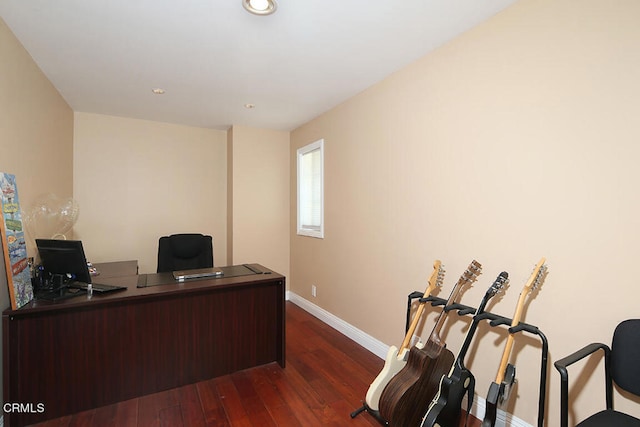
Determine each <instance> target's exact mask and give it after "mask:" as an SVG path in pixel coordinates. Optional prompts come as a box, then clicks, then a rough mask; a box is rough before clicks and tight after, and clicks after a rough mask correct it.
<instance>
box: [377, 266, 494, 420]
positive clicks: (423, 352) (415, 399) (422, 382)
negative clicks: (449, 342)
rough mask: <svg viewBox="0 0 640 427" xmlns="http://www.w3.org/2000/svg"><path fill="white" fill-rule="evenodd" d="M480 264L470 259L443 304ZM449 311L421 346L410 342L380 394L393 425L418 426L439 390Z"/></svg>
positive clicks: (447, 363)
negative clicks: (398, 367)
mask: <svg viewBox="0 0 640 427" xmlns="http://www.w3.org/2000/svg"><path fill="white" fill-rule="evenodd" d="M481 269H482V266H481V265H480V263H478V262H477V261H475V260H474V261H473V262H472V263H471V264H469V266H468V267H467V269H466V270H465V272H464V273H463V274H462V276H460V279H459V280H458V282H457V283H456V285H455V286H454V288H453V290H452V291H451V295H449V299H448V300H447V303H446V305H445V307H446V306H448V305H451V304H453V303H454V302H455V300H456V299H457V298H458V296H459V294H460V293H461V292H462V289H463V288H465V286H466V285H468V284H470V283H472V282H473V281H474V280H475V279H476V277H477V276H478V275H479V274H480V271H481ZM447 313H448V311H447V310H445V309H444V308H443V309H442V311H441V312H440V314H439V315H438V318H437V319H436V324H435V326H434V328H433V331H432V332H431V335H429V339H428V340H427V342H426V343H425V345H424V347H423V348H419V347H416V346H413V347H412V348H411V350H410V351H409V357H408V359H407V364H406V365H405V366H404V368H402V369H401V370H400V372H398V373H397V374H396V375H395V376H394V377H393V378H392V379H391V380H390V381H389V383H388V384H387V386H386V387H385V388H384V390H383V391H382V395H381V396H380V416H381V417H382V418H383V419H384V420H386V421H387V422H388V423H389V424H390V425H391V426H393V427H408V426H417V425H418V424H419V423H420V420H421V419H422V417H423V415H424V413H425V408H427V406H428V405H429V402H430V401H431V399H432V398H433V396H434V395H435V394H436V391H437V390H438V382H439V381H440V378H441V377H442V375H444V374H446V373H447V372H448V371H449V369H451V365H452V364H453V359H454V356H453V353H451V352H450V351H449V350H447V349H446V348H445V346H446V344H445V343H444V342H443V341H442V339H441V338H440V331H441V329H442V326H443V325H444V322H445V320H446V316H447Z"/></svg>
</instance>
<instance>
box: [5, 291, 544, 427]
mask: <svg viewBox="0 0 640 427" xmlns="http://www.w3.org/2000/svg"><path fill="white" fill-rule="evenodd" d="M286 298H287V300H289V301H291V302H292V303H294V304H295V305H297V306H298V307H300V308H302V309H303V310H304V311H306V312H308V313H310V314H312V315H313V316H315V317H317V318H318V319H320V320H322V321H323V322H324V323H326V324H327V325H329V326H331V327H332V328H333V329H335V330H337V331H338V332H340V333H341V334H343V335H346V336H347V337H349V338H351V339H352V340H354V341H355V342H357V343H358V344H360V345H361V346H363V347H364V348H366V349H367V350H369V351H370V352H372V353H373V354H375V355H376V356H378V357H379V358H381V359H384V358H385V357H386V356H387V351H388V350H389V346H388V345H386V344H385V343H383V342H382V341H379V340H377V339H375V338H374V337H372V336H371V335H369V334H366V333H364V332H362V331H361V330H360V329H358V328H356V327H355V326H353V325H351V324H349V323H347V322H345V321H344V320H342V319H340V318H339V317H337V316H335V315H333V314H331V313H329V312H328V311H326V310H325V309H323V308H321V307H319V306H317V305H315V304H313V303H312V302H310V301H309V300H306V299H304V298H302V297H300V296H299V295H297V294H295V293H293V292H291V291H287V295H286ZM487 388H488V386H487ZM486 404H487V401H486V400H485V399H484V398H483V397H480V396H478V394H476V395H475V398H474V400H473V406H472V407H471V414H472V415H473V416H474V417H476V418H478V419H483V418H484V413H485V410H486ZM462 405H463V408H466V405H467V399H466V397H465V399H464V401H463V403H462ZM507 426H509V427H532V426H531V424H528V423H526V422H525V421H523V420H521V419H519V418H518V417H515V416H513V415H511V414H509V413H507V412H505V411H503V410H501V409H498V413H497V416H496V424H495V427H507ZM0 427H1V426H0Z"/></svg>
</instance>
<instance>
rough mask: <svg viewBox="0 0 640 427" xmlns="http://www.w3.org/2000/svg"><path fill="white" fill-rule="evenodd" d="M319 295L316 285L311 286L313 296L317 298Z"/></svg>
mask: <svg viewBox="0 0 640 427" xmlns="http://www.w3.org/2000/svg"><path fill="white" fill-rule="evenodd" d="M316 293H317V289H316V285H311V296H312V297H315V296H316Z"/></svg>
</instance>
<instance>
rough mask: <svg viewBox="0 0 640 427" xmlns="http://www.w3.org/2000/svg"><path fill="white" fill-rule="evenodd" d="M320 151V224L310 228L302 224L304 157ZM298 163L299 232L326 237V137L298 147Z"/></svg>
mask: <svg viewBox="0 0 640 427" xmlns="http://www.w3.org/2000/svg"><path fill="white" fill-rule="evenodd" d="M316 150H319V151H320V190H319V191H320V197H319V203H320V224H319V226H318V227H317V228H316V227H314V228H309V227H307V226H306V225H303V224H302V209H301V203H300V202H301V192H302V191H303V189H302V185H301V184H302V173H303V170H302V169H303V168H302V159H303V157H304V156H305V155H306V154H309V153H311V152H313V151H316ZM296 153H297V154H296V164H297V176H296V178H297V234H298V235H300V236H307V237H315V238H318V239H324V139H319V140H317V141H315V142H312V143H310V144H307V145H305V146H304V147H300V148H298V150H297V152H296Z"/></svg>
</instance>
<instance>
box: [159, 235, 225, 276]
mask: <svg viewBox="0 0 640 427" xmlns="http://www.w3.org/2000/svg"><path fill="white" fill-rule="evenodd" d="M209 267H213V239H212V238H211V236H206V235H203V234H198V233H185V234H172V235H171V236H163V237H161V238H160V240H159V241H158V269H157V272H158V273H163V272H169V271H178V270H191V269H194V268H209Z"/></svg>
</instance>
